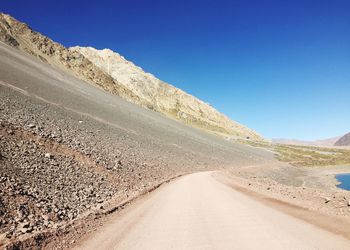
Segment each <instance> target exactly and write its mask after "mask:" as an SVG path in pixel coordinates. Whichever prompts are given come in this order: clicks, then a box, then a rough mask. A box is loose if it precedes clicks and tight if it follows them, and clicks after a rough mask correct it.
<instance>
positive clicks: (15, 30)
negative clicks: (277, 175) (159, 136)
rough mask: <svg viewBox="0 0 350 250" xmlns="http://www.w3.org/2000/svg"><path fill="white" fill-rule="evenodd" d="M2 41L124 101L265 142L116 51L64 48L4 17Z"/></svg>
mask: <svg viewBox="0 0 350 250" xmlns="http://www.w3.org/2000/svg"><path fill="white" fill-rule="evenodd" d="M0 40H1V41H3V42H5V43H7V44H9V45H11V46H13V47H16V48H18V49H20V50H23V51H25V52H27V53H29V54H31V55H33V56H36V57H38V58H39V59H40V60H42V61H44V62H46V63H48V64H50V65H52V66H54V67H56V68H59V69H61V70H64V71H66V72H69V73H71V74H73V75H74V76H76V77H78V78H80V79H82V80H85V81H88V82H89V83H91V84H95V85H98V86H99V87H101V88H103V89H104V90H106V91H108V92H111V93H113V94H116V95H118V96H121V97H122V98H124V99H126V100H128V101H130V102H133V103H135V104H138V105H140V106H142V107H146V108H148V109H151V110H155V111H158V112H161V113H163V114H165V115H166V116H168V117H171V118H174V119H176V120H179V121H182V122H184V123H186V124H190V125H191V126H195V127H198V128H202V129H205V130H207V131H211V132H215V133H218V134H223V135H229V136H233V137H244V138H246V137H249V138H252V139H261V137H260V135H258V134H257V133H256V132H255V131H253V130H251V129H249V128H247V127H245V126H243V125H241V124H239V123H237V122H234V121H232V120H230V119H229V118H228V117H226V116H225V115H223V114H221V113H220V112H218V111H217V110H215V109H214V108H213V107H211V106H210V105H208V104H207V103H205V102H203V101H201V100H199V99H197V98H195V97H193V96H191V95H189V94H187V93H185V92H184V91H182V90H180V89H177V88H175V87H173V86H171V85H169V84H166V83H164V82H162V81H161V80H159V79H157V78H155V77H154V76H153V75H151V74H148V73H145V72H144V71H143V70H142V69H141V68H139V67H137V66H135V65H134V64H133V63H131V62H129V61H127V60H125V59H124V58H123V57H122V56H120V55H119V54H117V53H114V52H112V51H111V50H107V49H105V50H101V51H99V50H96V49H93V48H81V47H74V48H71V49H67V48H65V47H64V46H63V45H61V44H59V43H56V42H54V41H52V40H51V39H49V38H48V37H46V36H44V35H42V34H40V33H38V32H35V31H33V30H32V29H31V28H30V27H29V26H28V25H26V24H24V23H22V22H19V21H17V20H16V19H14V18H13V17H11V16H9V15H6V14H0Z"/></svg>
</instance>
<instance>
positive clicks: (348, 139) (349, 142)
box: [334, 133, 350, 146]
mask: <svg viewBox="0 0 350 250" xmlns="http://www.w3.org/2000/svg"><path fill="white" fill-rule="evenodd" d="M334 146H350V133H347V134H346V135H344V136H342V137H341V138H340V139H339V140H338V141H336V143H335V144H334Z"/></svg>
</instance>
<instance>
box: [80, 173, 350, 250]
mask: <svg viewBox="0 0 350 250" xmlns="http://www.w3.org/2000/svg"><path fill="white" fill-rule="evenodd" d="M349 247H350V242H349V241H348V240H346V239H344V238H342V237H341V236H338V235H335V234H332V233H329V232H328V231H324V230H322V229H319V228H317V227H316V226H314V225H311V224H308V223H306V222H304V221H302V220H299V219H296V218H294V217H291V216H289V215H286V214H284V213H282V212H280V211H277V210H275V209H273V208H271V207H268V206H265V205H263V204H261V203H259V202H257V201H255V200H252V199H251V198H249V197H248V196H245V195H244V194H242V193H240V192H237V191H235V190H233V189H231V188H230V187H228V186H226V185H224V184H222V183H220V182H218V181H217V180H216V179H215V178H213V177H212V172H203V173H196V174H191V175H187V176H184V177H182V178H179V179H177V180H176V181H174V182H172V183H170V184H169V185H166V186H164V187H163V188H161V189H160V190H158V191H156V192H155V193H153V194H151V195H149V196H148V197H146V198H145V199H143V200H141V201H139V202H138V203H135V204H134V205H133V206H132V207H130V208H129V209H127V210H126V211H124V213H123V214H122V215H120V216H119V217H117V218H115V220H113V221H111V222H110V223H109V224H108V225H106V226H105V227H103V228H101V229H100V230H99V231H98V232H97V233H95V234H93V235H90V236H89V237H88V239H87V240H86V241H85V242H84V243H83V244H82V245H81V246H80V247H78V249H270V250H271V249H349Z"/></svg>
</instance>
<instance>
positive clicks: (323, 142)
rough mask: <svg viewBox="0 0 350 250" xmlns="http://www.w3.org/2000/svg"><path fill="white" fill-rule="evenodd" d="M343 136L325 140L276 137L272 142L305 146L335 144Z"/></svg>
mask: <svg viewBox="0 0 350 250" xmlns="http://www.w3.org/2000/svg"><path fill="white" fill-rule="evenodd" d="M340 137H341V136H337V137H332V138H328V139H323V140H316V141H302V140H296V139H283V138H275V139H272V142H275V143H282V144H294V145H305V146H334V144H335V143H336V142H337V141H338V140H339V139H340Z"/></svg>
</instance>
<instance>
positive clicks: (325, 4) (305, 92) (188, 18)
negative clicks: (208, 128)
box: [0, 0, 350, 140]
mask: <svg viewBox="0 0 350 250" xmlns="http://www.w3.org/2000/svg"><path fill="white" fill-rule="evenodd" d="M0 11H3V12H6V13H9V14H11V15H13V16H14V17H16V18H17V19H19V20H22V21H24V22H26V23H28V24H29V25H30V26H31V27H32V28H34V29H35V30H38V31H40V32H42V33H44V34H45V35H47V36H49V37H50V38H52V39H54V40H55V41H58V42H60V43H62V44H64V45H65V46H73V45H82V46H93V47H96V48H110V49H112V50H114V51H117V52H119V53H120V54H122V55H124V56H125V57H126V58H127V59H129V60H131V61H133V62H135V63H136V64H138V65H139V66H141V67H142V68H144V69H145V70H146V71H149V72H151V73H153V74H154V75H156V76H158V77H159V78H160V79H162V80H164V81H166V82H169V83H171V84H173V85H175V86H177V87H179V88H181V89H184V90H185V91H187V92H189V93H191V94H193V95H195V96H197V97H199V98H201V99H203V100H205V101H206V102H209V103H211V104H212V105H213V106H214V107H215V108H217V109H219V110H220V111H222V112H223V113H225V114H227V115H228V116H229V117H231V118H232V119H234V120H236V121H239V122H241V123H243V124H245V125H247V126H249V127H251V128H253V129H255V130H257V131H258V132H260V133H261V134H263V135H264V136H266V137H268V138H272V137H274V138H276V137H284V138H297V139H306V140H308V139H318V138H326V137H332V136H336V135H341V134H344V133H346V132H349V131H350V12H349V11H350V1H349V0H343V1H337V0H329V1H323V0H317V1H315V0H312V1H309V0H300V1H299V0H291V1H282V0H276V1H262V0H256V1H249V0H241V1H214V0H213V1H208V0H200V1H191V0H186V1H185V0H177V1H165V0H164V1H151V0H150V1H144V0H143V1H138V0H133V1H102V0H100V1H73V0H71V1H42V0H36V1H13V0H11V1H10V0H8V1H5V0H2V1H1V2H0Z"/></svg>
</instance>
